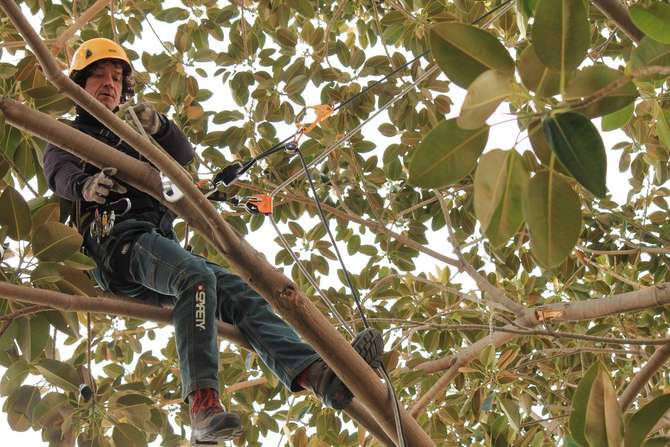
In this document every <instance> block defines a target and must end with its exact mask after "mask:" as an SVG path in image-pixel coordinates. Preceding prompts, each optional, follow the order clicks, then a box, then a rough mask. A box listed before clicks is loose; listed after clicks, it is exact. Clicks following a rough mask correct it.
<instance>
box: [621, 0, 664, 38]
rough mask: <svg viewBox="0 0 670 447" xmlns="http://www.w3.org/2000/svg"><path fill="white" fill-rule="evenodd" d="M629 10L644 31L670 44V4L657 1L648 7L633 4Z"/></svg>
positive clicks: (635, 22) (634, 20) (634, 21)
mask: <svg viewBox="0 0 670 447" xmlns="http://www.w3.org/2000/svg"><path fill="white" fill-rule="evenodd" d="M629 12H630V17H631V19H633V23H634V24H635V25H637V27H638V28H640V30H641V31H642V32H644V33H645V34H646V35H648V36H649V37H651V38H652V39H654V40H656V41H658V42H661V43H667V44H670V27H669V26H668V24H669V23H670V5H668V4H666V3H662V2H660V1H656V2H652V3H651V4H650V5H649V6H647V7H644V6H642V5H633V6H631V7H630V9H629Z"/></svg>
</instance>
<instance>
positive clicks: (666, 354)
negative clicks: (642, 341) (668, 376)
mask: <svg viewBox="0 0 670 447" xmlns="http://www.w3.org/2000/svg"><path fill="white" fill-rule="evenodd" d="M668 359H670V344H668V345H665V346H661V347H660V348H658V349H657V350H656V352H654V354H653V355H652V356H651V357H650V358H649V360H648V361H647V363H645V365H644V366H643V367H642V369H640V370H639V371H638V372H637V374H635V376H633V379H632V380H631V381H630V382H629V383H628V385H627V386H626V388H625V389H624V390H623V392H622V393H621V396H620V397H619V405H621V410H623V411H626V409H627V408H628V407H630V405H631V404H632V403H633V401H634V400H635V397H636V396H637V395H638V394H639V393H640V391H642V388H644V386H645V385H646V383H647V382H649V379H651V378H652V376H653V375H654V374H656V371H658V370H659V369H660V368H661V367H662V366H663V365H664V364H665V362H667V361H668Z"/></svg>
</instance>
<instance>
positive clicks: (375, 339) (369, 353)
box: [325, 328, 384, 410]
mask: <svg viewBox="0 0 670 447" xmlns="http://www.w3.org/2000/svg"><path fill="white" fill-rule="evenodd" d="M351 347H352V348H354V350H355V351H356V352H357V353H358V355H360V356H361V357H362V358H363V360H365V362H366V363H367V364H368V365H370V366H371V367H372V368H373V369H376V368H379V367H381V365H382V355H383V354H384V339H383V338H382V334H381V332H379V331H378V330H377V329H374V328H367V329H364V330H363V331H361V332H359V333H358V335H356V338H354V341H353V342H351ZM337 394H343V395H345V396H347V397H346V398H344V399H342V400H336V399H332V398H331V399H329V402H330V403H329V404H328V403H327V405H328V406H331V407H332V408H334V409H336V410H342V409H344V408H346V407H347V406H348V405H349V403H351V399H352V398H353V394H352V393H351V391H349V390H348V389H347V387H346V386H345V385H344V383H343V382H342V381H341V380H340V379H339V378H338V377H337V376H335V381H334V382H333V383H332V384H331V386H330V387H329V389H328V390H327V391H326V393H325V395H329V396H334V395H337Z"/></svg>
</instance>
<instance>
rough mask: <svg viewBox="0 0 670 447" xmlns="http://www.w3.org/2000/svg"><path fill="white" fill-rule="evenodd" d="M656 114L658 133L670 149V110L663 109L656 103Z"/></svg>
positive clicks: (659, 137)
mask: <svg viewBox="0 0 670 447" xmlns="http://www.w3.org/2000/svg"><path fill="white" fill-rule="evenodd" d="M654 115H655V117H656V135H657V136H658V139H659V140H661V143H663V144H664V145H665V147H666V148H668V149H669V150H670V111H668V110H663V109H662V108H661V106H660V105H659V104H658V103H656V104H655V107H654Z"/></svg>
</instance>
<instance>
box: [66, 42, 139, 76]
mask: <svg viewBox="0 0 670 447" xmlns="http://www.w3.org/2000/svg"><path fill="white" fill-rule="evenodd" d="M101 59H117V60H120V61H123V62H125V63H126V64H127V65H128V69H130V67H131V66H130V59H128V55H127V54H126V52H125V51H124V50H123V48H121V45H119V44H118V43H116V42H114V41H113V40H110V39H105V38H104V37H98V38H95V39H90V40H87V41H86V42H84V43H82V44H81V46H80V47H79V48H77V51H75V52H74V56H73V57H72V63H71V64H70V75H72V74H73V73H74V72H76V71H79V70H83V69H84V68H86V67H88V66H89V65H91V64H92V63H94V62H97V61H99V60H101Z"/></svg>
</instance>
